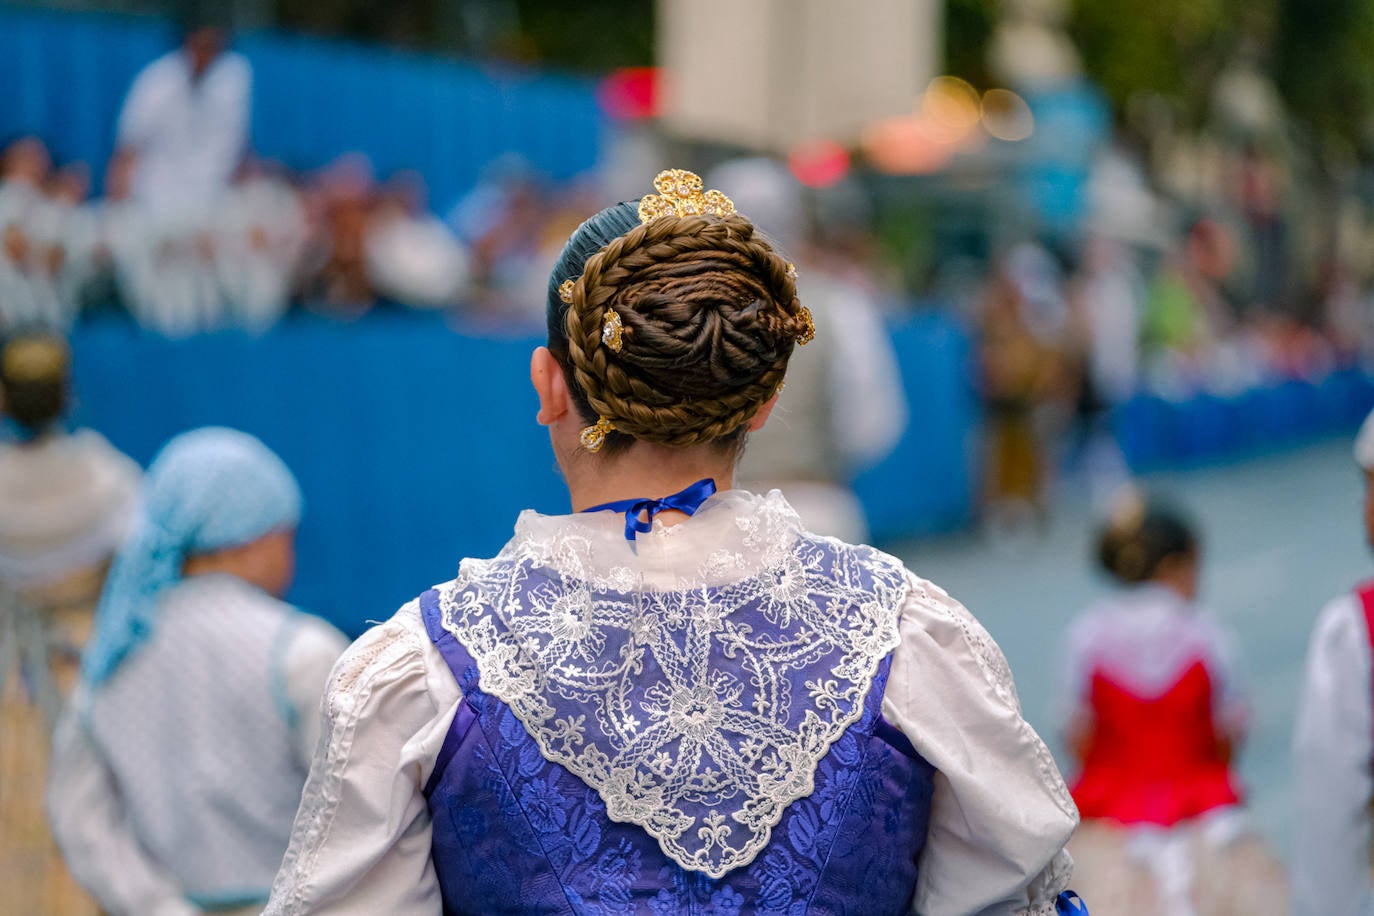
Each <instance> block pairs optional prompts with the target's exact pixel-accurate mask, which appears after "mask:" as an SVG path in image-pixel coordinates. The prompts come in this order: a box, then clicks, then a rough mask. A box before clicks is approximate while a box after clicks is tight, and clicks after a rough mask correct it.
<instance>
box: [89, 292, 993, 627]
mask: <svg viewBox="0 0 1374 916" xmlns="http://www.w3.org/2000/svg"><path fill="white" fill-rule="evenodd" d="M893 333H894V335H895V341H896V344H897V347H898V352H899V356H900V358H901V363H902V374H903V379H904V382H905V385H906V388H907V393H908V397H909V398H910V400H911V412H912V423H911V425H910V428H909V429H908V431H907V433H906V435H905V436H904V437H903V439H902V441H901V443H900V444H899V446H898V447H897V449H896V451H895V452H894V453H893V454H892V455H891V456H890V457H889V458H888V459H887V460H886V461H884V462H883V463H882V464H880V465H879V466H877V467H875V468H873V469H872V470H870V471H869V472H868V473H866V474H864V475H863V476H862V477H861V478H860V480H859V481H858V482H857V484H856V488H857V490H858V492H859V494H860V496H861V497H862V498H863V499H864V502H865V504H866V507H867V509H868V512H869V513H870V516H871V520H872V524H873V529H874V532H875V534H876V535H877V536H878V537H880V538H895V537H900V536H904V535H910V534H918V533H927V532H931V531H937V530H944V529H948V528H952V527H957V526H959V525H961V524H963V523H965V522H966V521H967V520H968V518H969V516H970V513H971V509H972V499H971V494H972V482H971V476H970V473H969V465H968V462H967V459H966V458H965V454H966V452H965V444H966V442H967V441H968V440H969V438H970V436H971V434H972V433H973V431H974V427H975V425H976V408H975V402H974V398H973V395H972V392H971V391H970V390H969V388H968V385H967V381H966V373H965V371H964V367H965V364H966V358H967V353H968V345H967V342H966V341H965V339H964V337H963V334H962V332H961V331H959V330H958V328H957V327H956V325H955V324H954V323H953V322H952V321H951V320H950V319H949V318H947V317H945V316H944V315H941V314H938V313H930V314H923V315H920V316H918V317H915V318H912V319H909V320H907V321H905V322H903V323H902V324H900V325H899V326H897V327H896V328H895V329H894V331H893ZM537 343H539V341H536V340H534V339H531V338H519V339H508V340H500V339H496V340H493V339H478V338H473V337H467V336H463V335H462V334H460V333H456V332H454V331H453V330H452V329H451V328H449V327H448V326H447V325H446V324H445V323H444V321H443V320H442V319H441V318H439V317H437V316H434V315H426V314H415V313H397V312H382V313H374V314H372V315H369V316H367V317H366V318H364V319H363V320H362V321H359V322H356V323H353V324H340V323H335V322H331V321H328V320H325V319H321V318H316V317H310V316H304V315H301V316H292V317H291V318H290V319H289V320H288V321H286V322H285V323H283V324H282V325H280V326H279V327H277V328H276V329H274V330H273V332H272V333H270V334H268V335H266V336H264V337H252V336H249V335H247V334H244V333H234V332H224V333H219V334H214V335H208V336H204V337H196V338H191V339H187V340H181V341H168V340H164V339H162V338H159V337H156V336H153V335H151V334H148V333H145V332H141V331H139V330H137V329H136V328H134V327H132V326H130V325H127V324H124V323H122V322H114V321H110V322H102V323H93V324H87V325H83V326H81V327H79V328H78V329H77V331H76V333H75V334H74V336H73V339H72V344H73V348H74V351H75V371H76V378H75V383H76V392H77V408H76V417H75V419H76V421H77V422H78V423H79V424H80V425H84V426H90V427H93V428H95V429H98V430H100V431H101V432H103V433H104V434H105V435H107V436H108V437H109V438H110V440H111V441H112V442H114V444H115V445H117V446H118V447H120V448H121V449H124V450H125V451H126V452H128V453H129V454H130V455H132V456H133V457H134V458H135V459H137V460H138V461H140V462H142V463H144V464H145V465H146V464H147V462H148V461H149V460H150V459H151V458H152V456H153V454H154V453H155V452H156V451H157V449H158V448H159V447H160V446H161V445H162V444H163V443H164V442H165V441H166V440H167V439H169V438H171V436H173V435H175V434H176V433H178V432H181V431H183V430H186V429H189V428H192V427H196V426H202V425H206V424H221V425H225V426H231V427H235V428H238V429H243V430H246V431H247V432H251V433H253V434H254V435H257V436H258V437H260V438H261V439H262V440H263V441H264V442H266V443H267V444H268V445H269V446H270V447H271V448H272V449H274V450H275V451H276V452H277V453H278V454H280V455H281V457H282V458H283V459H284V460H285V461H286V463H287V464H288V465H289V466H290V467H291V469H292V470H293V471H294V472H295V473H296V475H297V477H298V479H299V480H300V483H301V488H302V490H303V491H304V493H305V518H304V522H303V523H302V526H301V530H300V539H299V562H298V575H297V582H296V587H295V589H294V590H293V593H292V598H293V599H294V600H296V601H297V602H299V603H300V604H301V605H302V606H304V607H307V608H309V609H311V610H314V611H316V612H317V613H320V614H322V615H324V616H326V617H328V618H330V619H331V620H333V621H334V622H335V623H336V624H338V625H339V626H340V627H341V628H342V629H344V630H345V631H346V632H349V633H353V634H356V633H358V632H360V631H361V630H362V629H364V627H365V626H366V621H368V620H377V619H384V618H386V617H388V616H390V614H391V613H392V612H393V611H394V610H395V609H396V608H397V607H398V606H400V604H401V603H402V602H404V601H407V600H409V599H410V598H412V597H414V596H415V595H417V594H419V593H420V592H421V591H423V590H424V589H425V588H427V587H429V586H430V585H432V584H434V583H436V582H440V581H443V580H446V579H448V578H451V577H452V576H453V575H454V574H455V573H456V571H457V568H458V561H459V559H460V558H462V557H464V556H490V555H491V554H493V553H494V552H495V551H496V550H498V549H499V548H500V546H501V545H502V544H503V543H504V542H505V541H506V539H507V538H508V537H509V536H510V532H511V528H512V525H513V524H514V522H515V517H516V514H517V513H518V512H519V511H520V510H521V509H523V508H526V507H533V508H536V509H538V510H540V511H543V512H566V511H568V501H567V493H566V491H565V490H564V489H563V486H562V483H561V481H560V480H559V478H558V476H557V473H556V470H555V466H554V460H553V454H552V452H551V451H550V450H549V446H548V439H547V434H546V433H545V431H544V429H543V428H542V427H540V426H538V425H537V424H536V423H535V422H534V414H535V411H536V403H535V398H534V394H533V392H532V391H531V389H530V385H529V376H528V367H529V354H530V350H531V349H532V348H533V347H534V346H535V345H536V344H537Z"/></svg>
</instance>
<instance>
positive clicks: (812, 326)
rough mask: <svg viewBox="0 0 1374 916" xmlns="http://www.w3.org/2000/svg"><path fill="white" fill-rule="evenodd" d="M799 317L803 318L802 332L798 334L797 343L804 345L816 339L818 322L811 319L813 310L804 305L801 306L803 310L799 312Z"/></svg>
mask: <svg viewBox="0 0 1374 916" xmlns="http://www.w3.org/2000/svg"><path fill="white" fill-rule="evenodd" d="M797 317H798V318H800V319H801V320H802V329H801V333H800V334H798V335H797V345H798V346H802V347H804V346H806V345H807V344H809V343H810V342H811V341H813V340H815V339H816V322H814V321H812V320H811V310H810V309H809V308H807V307H806V306H804V305H803V306H802V307H801V311H799V312H797Z"/></svg>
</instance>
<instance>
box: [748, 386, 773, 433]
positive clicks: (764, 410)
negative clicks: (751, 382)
mask: <svg viewBox="0 0 1374 916" xmlns="http://www.w3.org/2000/svg"><path fill="white" fill-rule="evenodd" d="M777 404H778V396H777V395H776V394H775V395H773V396H772V397H771V398H769V399H768V400H766V401H764V402H763V406H762V407H760V408H759V409H758V412H757V413H755V414H754V415H753V416H752V417H750V418H749V427H748V428H749V432H751V433H752V432H757V431H759V430H761V429H763V424H765V423H767V422H768V416H769V415H770V414H771V413H772V412H773V408H774V407H776V406H777Z"/></svg>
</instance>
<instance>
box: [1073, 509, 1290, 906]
mask: <svg viewBox="0 0 1374 916" xmlns="http://www.w3.org/2000/svg"><path fill="white" fill-rule="evenodd" d="M1098 559H1099V561H1100V563H1101V565H1102V566H1103V568H1104V569H1106V571H1107V572H1108V573H1109V574H1110V575H1111V576H1112V578H1113V579H1115V580H1116V581H1117V582H1118V583H1119V584H1120V585H1121V586H1123V588H1122V590H1121V591H1119V592H1118V593H1117V594H1115V595H1113V596H1111V597H1109V598H1107V599H1105V600H1103V601H1101V602H1099V603H1098V604H1096V605H1094V606H1093V607H1091V608H1089V609H1088V610H1087V611H1086V612H1084V613H1083V614H1082V615H1081V616H1080V617H1079V618H1078V619H1077V620H1076V621H1075V622H1074V624H1073V626H1072V628H1071V629H1070V631H1069V638H1068V647H1067V651H1068V664H1067V667H1066V672H1067V676H1066V679H1065V685H1064V695H1065V698H1066V702H1065V704H1064V705H1065V707H1066V710H1065V711H1066V713H1067V715H1066V729H1065V731H1066V741H1067V744H1068V746H1069V748H1070V750H1071V752H1072V753H1073V755H1074V756H1075V757H1076V758H1077V759H1078V761H1079V763H1080V770H1079V773H1078V777H1077V779H1076V781H1075V782H1074V783H1073V786H1072V791H1073V797H1074V801H1075V802H1077V804H1078V808H1079V811H1080V813H1081V815H1082V818H1083V826H1082V827H1081V828H1080V829H1079V831H1078V833H1077V834H1075V837H1074V841H1073V844H1072V852H1073V855H1074V858H1075V860H1076V862H1077V867H1076V868H1075V880H1076V881H1077V883H1078V885H1079V886H1080V887H1081V890H1082V893H1083V895H1084V897H1085V899H1087V900H1091V901H1092V902H1093V906H1094V908H1095V909H1100V910H1101V911H1102V912H1106V913H1113V914H1119V916H1136V914H1140V916H1145V914H1156V913H1158V914H1165V913H1169V914H1175V913H1189V914H1197V916H1208V914H1221V913H1246V914H1251V916H1257V914H1271V913H1272V914H1278V913H1286V912H1287V911H1288V909H1287V893H1286V889H1285V887H1284V882H1283V876H1282V870H1281V868H1280V867H1279V866H1278V864H1277V863H1276V862H1275V861H1274V860H1273V858H1272V857H1271V856H1270V855H1269V853H1268V852H1267V851H1266V849H1265V847H1264V845H1263V844H1262V843H1261V842H1260V841H1259V839H1258V838H1257V837H1256V836H1255V834H1254V833H1253V832H1252V831H1251V830H1250V828H1249V825H1248V823H1247V820H1246V817H1245V814H1244V811H1243V809H1242V808H1241V807H1240V804H1241V789H1240V786H1239V783H1238V781H1237V779H1236V777H1235V774H1234V772H1233V770H1232V767H1231V763H1232V757H1233V755H1234V753H1235V750H1236V749H1237V748H1238V746H1239V745H1240V743H1241V741H1242V739H1243V738H1244V735H1245V728H1246V724H1247V719H1248V712H1249V710H1248V702H1247V699H1246V696H1245V691H1244V689H1243V685H1242V683H1241V679H1240V676H1239V672H1238V671H1237V667H1236V662H1235V651H1234V648H1233V640H1232V638H1231V635H1230V634H1229V633H1228V632H1227V631H1226V630H1225V629H1223V628H1222V627H1221V626H1219V625H1218V623H1217V622H1216V621H1215V620H1214V619H1212V617H1211V616H1210V615H1208V614H1206V613H1205V612H1203V611H1201V610H1200V609H1199V608H1198V606H1197V604H1196V603H1195V602H1196V599H1197V592H1198V577H1199V575H1198V574H1199V560H1200V550H1199V543H1198V537H1197V534H1196V532H1195V531H1194V530H1193V528H1192V527H1191V526H1190V525H1189V524H1188V522H1186V521H1185V520H1184V519H1182V518H1181V517H1179V516H1178V515H1175V514H1174V513H1172V512H1170V511H1168V510H1166V509H1163V508H1161V507H1158V506H1154V505H1150V504H1148V503H1146V502H1145V501H1144V500H1142V499H1140V498H1138V497H1132V498H1131V499H1129V500H1127V501H1126V502H1124V503H1123V504H1122V505H1121V506H1119V507H1118V510H1117V512H1116V513H1114V515H1113V517H1112V519H1111V520H1110V522H1109V523H1108V525H1107V526H1106V528H1105V529H1104V531H1103V532H1102V534H1101V537H1100V539H1099V543H1098Z"/></svg>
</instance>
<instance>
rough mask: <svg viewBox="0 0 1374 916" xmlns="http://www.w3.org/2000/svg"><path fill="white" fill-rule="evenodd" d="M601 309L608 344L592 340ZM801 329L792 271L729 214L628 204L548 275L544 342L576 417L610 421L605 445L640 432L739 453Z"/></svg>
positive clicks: (616, 446)
mask: <svg viewBox="0 0 1374 916" xmlns="http://www.w3.org/2000/svg"><path fill="white" fill-rule="evenodd" d="M569 280H573V281H575V283H574V284H573V287H572V295H571V299H572V302H571V303H567V302H564V301H563V298H562V296H561V295H560V288H561V287H563V285H564V283H565V282H566V281H569ZM608 309H610V310H612V311H614V312H615V314H616V315H617V316H619V319H620V322H621V324H622V325H623V331H622V337H621V340H622V346H621V349H620V350H619V351H618V352H617V351H615V350H613V349H612V348H611V347H609V346H607V345H605V344H604V343H603V340H602V331H603V324H604V321H605V315H606V311H607V310H608ZM809 325H810V322H809V316H808V315H806V314H805V313H803V311H802V308H801V303H800V302H799V301H798V299H797V287H796V282H795V271H794V270H793V268H792V266H791V265H790V264H789V263H788V262H787V260H786V259H785V258H783V257H782V256H781V255H779V254H778V253H777V252H776V251H775V250H774V249H773V246H772V245H770V244H769V242H768V241H767V240H766V239H765V238H764V237H763V235H762V234H760V233H758V232H757V231H756V230H755V228H754V225H753V224H752V223H751V222H749V220H747V219H745V218H744V217H743V216H740V215H738V214H731V215H729V216H715V215H711V216H704V215H703V216H681V217H678V216H660V217H658V218H656V219H653V220H651V221H649V222H647V223H643V224H641V223H640V220H639V215H638V211H637V207H636V204H634V203H621V204H617V205H615V206H613V207H608V208H607V209H605V210H602V211H601V212H600V213H597V214H596V215H594V216H592V217H591V218H590V219H588V220H587V221H586V222H584V223H583V224H582V225H581V226H579V227H578V228H577V231H576V232H574V233H573V234H572V237H571V238H569V239H568V243H567V245H566V246H564V248H563V252H562V254H561V256H560V257H559V259H558V263H557V264H556V265H555V266H554V269H553V274H552V276H551V277H550V279H549V291H548V333H549V350H550V351H551V352H552V353H553V354H554V355H555V356H556V357H557V358H558V360H559V362H560V363H562V364H563V368H564V372H565V374H566V376H567V379H568V387H569V389H570V391H571V392H572V397H573V401H574V403H575V404H576V405H577V408H578V411H579V413H580V414H581V415H582V417H583V418H584V419H585V420H586V422H587V423H588V424H592V423H595V422H596V421H597V420H598V419H599V418H602V417H604V418H605V419H607V420H608V421H610V423H611V424H612V425H613V426H614V429H615V431H614V432H612V433H610V434H609V435H608V436H607V437H606V442H605V448H606V450H607V451H610V452H615V451H620V450H623V449H625V448H627V447H628V446H629V445H630V444H631V443H632V442H633V441H634V440H636V439H642V440H644V441H647V442H659V443H663V444H665V445H671V446H679V447H687V446H692V445H699V444H704V443H715V444H717V445H720V446H722V447H726V448H734V447H736V446H737V445H738V444H739V442H740V441H741V438H742V435H743V431H744V429H745V428H746V426H747V424H748V422H749V420H750V419H751V418H752V417H753V416H754V414H755V413H757V412H758V410H759V408H761V407H762V406H763V405H764V403H766V402H767V401H768V399H769V398H771V397H772V396H773V395H774V394H775V393H776V392H777V390H778V388H779V386H780V385H781V384H782V380H783V375H784V373H785V372H786V371H787V362H788V359H789V358H790V357H791V355H792V350H793V347H794V346H795V344H796V342H797V340H798V339H799V338H800V339H803V340H804V339H805V337H804V335H805V334H806V333H807V331H808V329H809Z"/></svg>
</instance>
